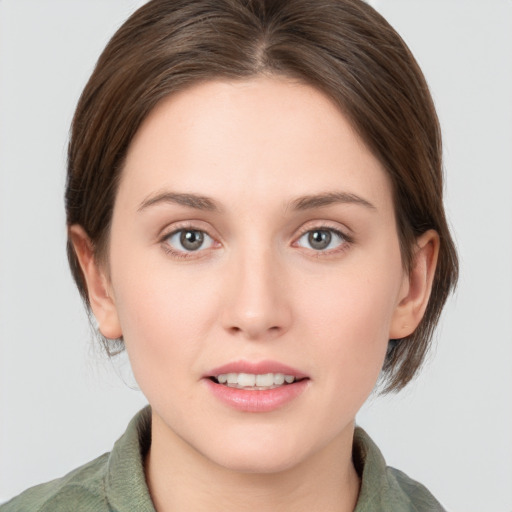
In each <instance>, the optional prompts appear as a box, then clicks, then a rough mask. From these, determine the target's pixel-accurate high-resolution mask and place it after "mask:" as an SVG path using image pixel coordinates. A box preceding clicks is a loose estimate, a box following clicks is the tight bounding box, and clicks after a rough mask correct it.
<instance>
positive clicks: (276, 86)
mask: <svg viewBox="0 0 512 512" xmlns="http://www.w3.org/2000/svg"><path fill="white" fill-rule="evenodd" d="M106 282H107V285H106V286H107V289H108V297H109V300H111V303H112V310H111V312H110V313H109V314H106V315H104V316H102V313H101V312H100V313H98V315H97V317H98V318H99V322H100V329H102V331H103V332H104V334H107V335H108V334H111V335H112V334H117V335H121V334H122V336H123V337H124V341H125V344H126V349H127V351H128V355H129V357H130V360H131V363H132V367H133V371H134V374H135V377H136V379H137V381H138V383H139V385H140V388H141V389H142V391H143V392H144V394H145V395H146V397H147V399H148V401H149V402H150V404H151V405H152V407H153V413H154V420H155V421H157V422H158V424H159V425H160V426H159V430H158V432H160V434H159V435H165V436H167V438H168V439H169V440H172V439H174V440H179V441H180V442H185V443H186V445H187V446H189V447H191V448H192V449H193V450H194V452H195V453H196V454H199V455H200V456H201V457H203V458H205V459H207V460H209V461H212V462H214V463H216V464H218V465H221V466H224V467H227V468H232V469H236V470H242V471H264V472H269V471H278V470H282V469H286V468H289V467H292V466H294V465H296V464H299V463H301V462H305V461H308V460H310V459H311V458H313V457H315V456H318V454H321V453H324V452H325V451H326V450H327V449H328V448H329V447H330V446H331V445H333V443H336V442H338V441H339V440H341V439H348V438H351V436H352V432H353V422H354V418H355V415H356V412H357V411H358V410H359V408H360V407H361V405H362V404H363V402H364V401H365V399H366V398H367V396H368V395H369V393H370V392H371V390H372V388H373V387H374V385H375V382H376V380H377V378H378V375H379V372H380V369H381V367H382V364H383V361H384V357H385V352H386V347H387V343H388V340H389V338H390V337H391V336H393V335H395V334H396V333H395V332H394V331H395V330H396V329H398V328H399V326H398V322H399V321H400V319H399V316H400V314H399V312H400V308H401V307H402V305H403V302H404V300H405V296H406V294H407V293H408V290H409V281H408V277H407V276H406V275H405V274H404V271H403V268H402V262H401V257H400V249H399V241H398V237H397V232H396V227H395V217H394V209H393V202H392V191H391V186H390V183H389V181H388V178H387V175H386V174H385V172H384V170H383V168H382V166H381V165H380V163H379V162H378V160H377V159H376V158H375V157H374V156H373V155H372V153H371V152H370V151H369V150H368V149H367V147H366V146H365V145H364V144H363V143H362V141H361V140H360V139H359V137H358V136H357V135H356V133H355V132H354V130H353V129H352V128H351V125H350V123H349V122H348V121H347V119H346V118H345V117H344V116H343V115H342V114H341V113H340V111H339V110H338V109H337V108H336V107H335V106H334V105H333V104H332V103H331V101H330V100H329V99H328V98H327V97H325V96H324V95H323V94H321V93H320V92H318V91H317V90H315V89H314V88H311V87H309V86H306V85H303V84H299V83H296V82H292V81H290V80H286V79H277V78H273V79H271V78H258V79H253V80H250V81H242V82H220V81H213V82H209V83H204V84H200V85H197V86H195V87H193V88H190V89H188V90H185V91H183V92H181V93H179V94H176V95H174V96H172V97H170V98H168V99H166V100H165V101H163V102H162V103H161V104H159V105H158V106H157V107H156V108H155V110H154V111H153V112H152V113H151V114H150V116H149V117H148V118H147V119H146V121H145V122H144V124H143V125H142V126H141V128H140V130H139V131H138V133H137V135H136V137H135V139H134V140H133V142H132V144H131V147H130V149H129V152H128V155H127V159H126V165H125V168H124V170H123V174H122V179H121V182H120V186H119V191H118V195H117V198H116V202H115V207H114V213H113V221H112V226H111V237H110V246H109V271H108V276H107V277H106ZM292 380H293V381H292ZM283 381H284V382H283ZM288 381H292V382H288ZM263 454H264V455H263Z"/></svg>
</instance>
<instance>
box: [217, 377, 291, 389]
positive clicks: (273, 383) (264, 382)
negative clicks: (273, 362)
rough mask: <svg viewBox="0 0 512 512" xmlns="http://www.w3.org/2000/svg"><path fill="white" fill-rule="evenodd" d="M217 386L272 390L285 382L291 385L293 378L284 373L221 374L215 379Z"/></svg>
mask: <svg viewBox="0 0 512 512" xmlns="http://www.w3.org/2000/svg"><path fill="white" fill-rule="evenodd" d="M216 379H217V381H218V382H219V384H227V385H228V386H230V387H235V388H250V389H272V388H274V387H277V386H282V385H283V384H284V383H285V382H286V383H287V384H291V383H292V382H294V381H295V376H293V375H284V373H264V374H258V375H254V374H253V373H223V374H221V375H217V377H216Z"/></svg>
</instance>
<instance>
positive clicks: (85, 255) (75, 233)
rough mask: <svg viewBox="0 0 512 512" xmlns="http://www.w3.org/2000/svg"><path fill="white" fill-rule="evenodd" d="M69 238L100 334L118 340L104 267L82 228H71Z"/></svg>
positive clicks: (114, 311)
mask: <svg viewBox="0 0 512 512" xmlns="http://www.w3.org/2000/svg"><path fill="white" fill-rule="evenodd" d="M69 237H70V238H71V242H72V243H73V247H74V249H75V253H76V256H77V258H78V261H79V263H80V267H81V269H82V273H83V275H84V277H85V282H86V285H87V293H88V295H89V303H90V305H91V309H92V312H93V314H94V317H95V318H96V321H97V322H98V328H99V330H100V332H101V334H102V335H103V336H105V338H108V339H117V338H120V337H121V336H122V334H123V333H122V330H121V325H120V323H119V318H118V315H117V309H116V304H115V301H114V298H113V294H112V291H111V286H110V281H109V278H108V275H107V272H106V270H105V268H104V267H105V265H101V264H100V263H99V262H98V261H97V259H96V257H95V255H94V249H93V244H92V242H91V240H90V239H89V236H88V235H87V233H86V232H85V231H84V229H83V228H82V226H79V225H77V224H74V225H73V226H71V227H70V228H69Z"/></svg>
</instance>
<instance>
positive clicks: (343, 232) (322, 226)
mask: <svg viewBox="0 0 512 512" xmlns="http://www.w3.org/2000/svg"><path fill="white" fill-rule="evenodd" d="M333 224H334V225H333ZM312 231H330V232H332V233H334V234H335V236H337V237H339V238H340V239H341V240H340V244H339V246H337V247H335V248H333V249H325V250H316V249H313V248H311V249H309V248H307V247H303V246H299V245H298V242H299V240H300V239H301V238H302V237H303V236H304V235H305V234H307V233H310V232H312ZM347 231H350V230H349V228H342V227H341V226H340V225H339V224H338V223H333V222H330V221H317V222H315V221H312V222H307V223H306V224H304V225H303V226H301V228H300V230H299V232H298V234H297V235H296V236H295V238H294V241H293V242H292V246H298V247H300V248H302V249H304V250H306V251H308V252H309V253H311V254H313V255H314V256H315V257H328V256H331V255H334V254H338V253H340V252H343V251H345V250H346V249H348V247H349V246H350V245H352V244H353V243H354V239H353V237H352V235H349V234H347Z"/></svg>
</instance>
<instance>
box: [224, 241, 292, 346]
mask: <svg viewBox="0 0 512 512" xmlns="http://www.w3.org/2000/svg"><path fill="white" fill-rule="evenodd" d="M231 256H232V257H231V261H230V280H229V284H228V287H229V290H227V292H228V296H229V300H228V301H227V303H226V310H225V312H224V326H225V328H226V329H228V330H229V331H230V332H231V333H238V334H240V335H243V336H244V337H246V338H249V339H259V338H267V337H269V336H276V335H278V334H280V333H283V332H284V331H286V330H287V329H288V326H289V323H290V319H291V318H290V316H291V311H290V304H289V301H288V298H287V293H286V289H285V288H286V287H285V285H284V284H285V283H284V281H285V275H284V267H283V264H282V262H281V260H280V258H279V254H278V252H277V251H276V250H273V249H272V247H271V246H269V244H268V243H267V244H261V243H254V241H253V243H247V244H243V245H241V246H240V247H238V249H237V250H235V251H233V254H232V255H231Z"/></svg>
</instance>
